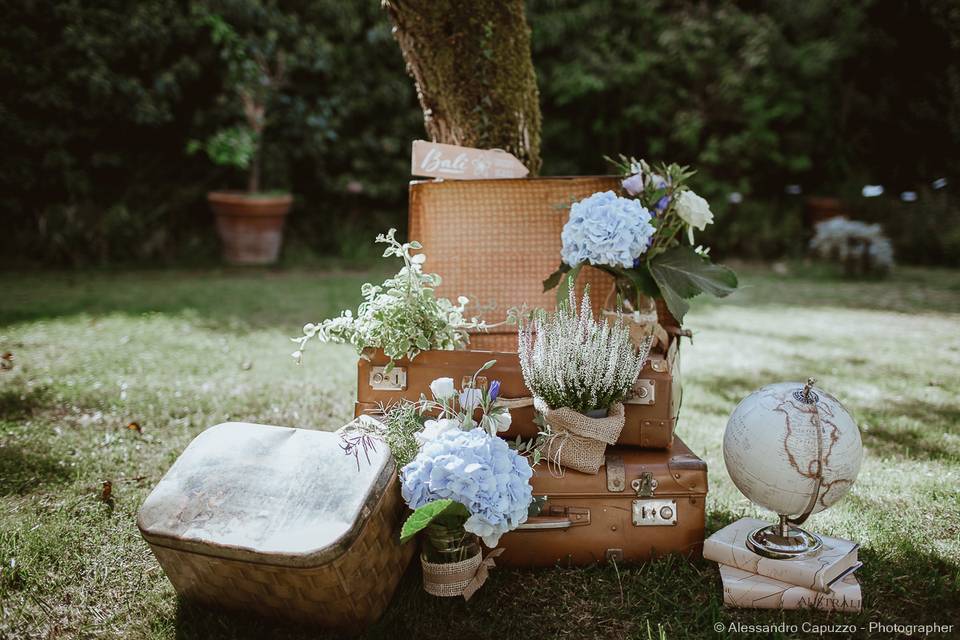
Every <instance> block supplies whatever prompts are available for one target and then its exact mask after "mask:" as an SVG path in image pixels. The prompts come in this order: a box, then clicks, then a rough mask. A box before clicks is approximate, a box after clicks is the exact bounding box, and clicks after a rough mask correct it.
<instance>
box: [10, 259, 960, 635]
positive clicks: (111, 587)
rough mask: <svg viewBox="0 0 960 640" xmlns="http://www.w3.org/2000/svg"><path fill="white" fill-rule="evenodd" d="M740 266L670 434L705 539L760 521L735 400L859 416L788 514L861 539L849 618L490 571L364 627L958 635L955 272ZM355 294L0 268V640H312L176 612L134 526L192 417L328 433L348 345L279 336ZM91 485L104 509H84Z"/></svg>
mask: <svg viewBox="0 0 960 640" xmlns="http://www.w3.org/2000/svg"><path fill="white" fill-rule="evenodd" d="M743 271H744V272H745V275H744V278H743V285H744V286H743V288H742V290H741V291H740V292H738V293H737V294H735V295H734V296H733V297H731V298H729V299H727V300H723V301H711V300H703V301H698V304H697V305H696V307H695V309H694V310H693V312H691V314H690V316H689V326H690V328H692V329H693V330H694V332H695V334H696V335H695V339H694V343H693V344H692V345H686V344H685V345H684V353H683V358H684V363H683V366H684V376H685V379H684V383H685V393H684V408H683V413H682V419H681V424H680V427H679V430H678V431H679V433H680V434H681V436H682V437H683V438H684V439H685V440H686V441H687V443H688V444H689V445H691V447H692V448H693V449H694V450H695V451H697V452H698V453H699V454H700V455H701V456H702V457H704V458H705V459H706V460H707V462H708V463H709V466H710V494H709V498H708V504H707V511H708V528H709V529H710V531H713V530H715V529H717V528H719V527H721V526H723V525H724V524H726V523H728V522H730V521H732V520H733V519H735V518H738V517H740V516H743V515H759V516H760V517H769V515H768V514H764V513H762V512H760V511H758V510H756V509H754V508H753V507H752V506H751V505H750V503H749V502H747V500H746V499H745V498H743V497H742V496H741V495H740V494H739V493H738V492H737V491H736V489H735V488H734V487H733V485H732V484H731V482H730V480H729V478H728V476H727V474H726V471H725V469H724V466H723V460H722V455H721V438H722V433H723V428H724V425H725V422H726V418H727V415H728V414H729V412H730V410H731V409H732V408H733V406H734V405H735V403H736V402H737V401H738V400H739V399H740V398H741V397H742V396H744V395H745V394H747V393H749V392H750V391H751V390H753V389H755V388H757V387H759V386H761V385H762V384H765V383H768V382H773V381H777V380H788V379H793V380H797V379H805V378H806V377H807V376H810V375H812V376H815V377H817V378H818V379H819V380H820V384H821V385H822V386H823V387H824V388H826V389H828V390H830V391H831V392H833V393H834V394H835V395H836V396H838V397H839V398H841V399H842V400H843V401H844V402H845V403H846V405H847V407H848V408H849V409H850V410H851V411H852V413H853V414H854V415H855V416H856V417H857V419H858V421H859V423H860V425H861V429H862V433H863V439H864V444H865V447H866V458H865V463H864V466H863V469H862V471H861V474H860V478H859V480H858V482H857V484H856V486H855V487H854V489H853V490H852V492H851V494H850V495H849V496H848V497H847V498H845V499H844V500H842V501H841V502H840V503H839V504H837V505H836V506H835V507H834V508H833V509H831V510H829V511H828V512H826V513H823V514H818V515H817V516H814V517H813V518H812V519H811V521H810V523H809V524H810V528H812V529H814V530H816V531H818V532H822V533H825V534H831V535H838V536H845V537H849V538H853V539H856V540H859V541H861V542H862V544H863V548H862V551H861V556H862V558H863V559H864V560H865V562H866V565H865V566H864V568H863V569H862V570H861V572H860V577H861V580H862V582H863V589H864V594H865V605H866V608H865V611H864V612H863V614H861V615H856V616H843V617H840V616H827V617H824V616H821V615H819V614H814V613H811V612H787V613H780V612H764V611H731V610H726V609H723V607H722V595H721V591H720V582H719V577H718V573H717V570H716V567H715V566H714V565H712V564H711V563H708V562H702V561H701V562H695V563H689V562H686V561H679V560H675V559H664V560H661V561H658V562H654V563H651V564H648V565H644V566H638V567H619V571H617V570H615V569H614V568H612V567H591V568H586V569H561V568H558V569H554V570H549V571H537V572H532V571H530V572H524V571H506V570H496V571H494V574H493V576H492V578H491V580H490V581H489V582H488V584H487V585H486V586H485V587H484V588H483V589H482V590H481V592H480V593H478V594H477V596H476V597H475V598H474V599H473V600H471V602H470V603H469V604H465V603H463V602H461V601H446V600H439V599H433V598H431V597H429V596H427V595H426V594H424V593H423V592H422V591H421V590H420V588H419V584H418V580H419V576H418V575H417V573H416V571H415V570H412V571H411V572H409V573H408V575H407V576H406V577H405V579H404V582H403V584H402V586H401V589H400V591H399V592H398V594H397V597H396V600H395V602H394V604H393V606H392V607H391V608H390V610H389V611H388V613H387V614H386V616H385V618H384V619H383V620H382V621H381V622H380V623H379V624H378V625H377V626H376V627H375V628H374V629H373V630H372V631H371V632H370V636H371V637H374V638H391V637H409V638H417V637H424V638H429V637H454V638H474V637H477V638H498V639H503V638H509V637H541V636H542V637H569V638H585V637H605V638H606V637H613V638H620V637H648V634H650V635H652V637H657V634H658V633H659V630H661V629H662V630H663V631H664V632H665V633H666V635H667V636H668V637H670V638H685V637H691V638H709V637H719V634H715V633H714V631H713V630H712V629H713V625H714V623H716V622H724V623H730V622H732V621H743V622H748V623H773V622H779V621H781V620H783V621H787V622H788V623H791V624H797V625H801V624H803V622H805V621H807V622H810V621H814V622H823V621H829V622H851V623H854V624H859V625H862V626H865V625H868V624H869V622H870V621H879V622H883V623H894V622H899V623H912V624H916V623H923V622H928V623H929V622H939V623H954V624H956V623H957V621H958V620H960V424H958V423H960V399H958V390H960V374H958V371H960V274H958V272H953V271H930V270H915V269H901V270H899V271H898V272H897V273H896V274H895V276H894V277H893V278H892V279H890V280H888V281H877V282H848V281H839V280H831V279H827V278H824V277H823V275H822V274H816V275H811V274H810V273H809V272H804V271H803V270H799V271H796V272H795V273H792V274H788V275H783V276H778V275H775V274H774V273H772V272H770V271H766V270H763V269H760V268H756V267H754V268H745V269H744V270H743ZM363 280H364V277H363V276H362V274H350V273H335V274H321V273H311V272H306V271H297V272H268V271H229V270H228V271H217V272H210V271H207V272H148V273H129V274H109V273H99V272H79V273H70V274H41V275H29V274H6V275H0V291H2V295H0V352H2V351H11V352H12V353H13V354H14V356H15V363H16V366H15V367H14V369H12V370H10V371H5V372H0V567H2V568H0V638H87V637H98V638H99V637H102V638H158V639H159V638H186V639H193V638H196V639H201V638H202V639H207V638H232V637H237V638H265V637H266V638H302V637H316V636H317V635H318V632H317V630H315V629H305V630H304V629H293V628H287V627H282V626H278V625H276V624H272V623H270V622H265V621H261V620H254V619H247V618H244V617H243V616H239V615H234V614H223V613H218V612H209V611H206V610H203V609H199V608H197V607H194V606H191V605H190V604H189V603H184V602H180V601H179V600H178V599H177V597H176V595H175V593H174V591H173V588H172V587H171V585H170V584H169V582H168V581H167V580H166V578H165V577H164V575H163V572H162V571H161V570H160V568H159V566H158V565H157V563H156V561H155V560H154V558H153V556H152V555H151V553H150V550H149V548H148V547H147V545H146V544H145V543H144V542H143V541H142V539H141V538H140V536H139V534H138V532H137V529H136V526H135V523H134V519H135V514H136V511H137V508H138V506H139V505H140V503H141V502H142V501H143V499H144V498H145V496H146V495H147V493H148V492H149V490H150V488H151V487H152V486H153V484H155V483H156V482H157V481H158V480H159V478H160V477H161V476H162V474H163V473H164V471H165V470H166V469H167V467H169V465H170V464H171V463H172V462H173V460H174V459H175V458H176V456H177V455H178V454H179V452H180V451H182V449H183V448H184V447H185V446H186V445H187V443H188V442H189V441H190V440H191V438H193V437H194V436H195V435H196V434H197V433H199V432H200V431H201V430H203V429H204V428H206V427H208V426H210V425H213V424H216V423H218V422H222V421H224V420H227V419H231V420H246V421H254V422H262V423H272V424H284V425H295V426H301V427H308V428H316V429H333V428H336V427H338V426H340V425H341V424H343V423H344V422H345V421H346V420H347V419H348V417H349V416H350V415H351V409H352V403H353V399H354V397H353V396H354V380H355V378H354V375H355V368H354V364H355V355H354V353H353V351H352V350H351V349H349V348H347V347H342V346H330V345H326V346H317V348H314V349H312V350H311V351H310V353H309V354H308V358H307V359H306V361H305V363H304V365H303V366H302V367H299V368H298V367H296V366H295V365H294V364H293V361H292V359H291V358H290V357H289V355H288V354H289V352H290V351H291V350H292V348H291V347H292V345H291V343H290V342H288V341H287V337H289V336H292V335H294V334H296V333H297V332H298V330H299V327H300V326H301V325H302V324H303V322H305V321H308V320H314V319H317V318H322V317H325V316H327V315H331V314H334V313H336V312H337V311H338V310H339V309H340V308H342V307H345V306H350V305H353V304H355V303H356V301H357V298H358V289H359V285H360V283H361V282H362V281H363ZM131 422H137V423H138V424H139V425H141V427H142V434H138V433H137V432H136V431H134V430H131V429H128V428H127V425H128V424H129V423H131ZM107 479H109V480H111V481H112V482H113V487H114V489H113V497H114V501H113V504H112V505H108V504H105V503H104V502H102V501H101V500H100V492H101V489H100V486H101V483H102V481H104V480H107ZM955 632H956V629H955ZM787 635H790V634H787ZM799 635H800V636H806V637H809V635H810V634H803V633H800V634H799ZM880 635H881V636H882V635H883V634H880ZM749 636H750V634H732V637H749ZM758 637H769V635H768V634H758Z"/></svg>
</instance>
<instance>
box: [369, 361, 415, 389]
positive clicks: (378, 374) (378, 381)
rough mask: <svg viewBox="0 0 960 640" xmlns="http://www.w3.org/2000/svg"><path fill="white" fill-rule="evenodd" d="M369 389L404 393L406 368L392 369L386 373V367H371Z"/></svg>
mask: <svg viewBox="0 0 960 640" xmlns="http://www.w3.org/2000/svg"><path fill="white" fill-rule="evenodd" d="M370 388H371V389H373V390H374V391H406V389H407V370H406V368H404V367H394V368H393V369H391V370H390V373H387V368H386V367H371V368H370Z"/></svg>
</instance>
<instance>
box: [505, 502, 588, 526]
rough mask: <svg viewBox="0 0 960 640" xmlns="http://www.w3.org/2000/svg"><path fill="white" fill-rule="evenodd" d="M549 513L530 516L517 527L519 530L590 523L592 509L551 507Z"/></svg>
mask: <svg viewBox="0 0 960 640" xmlns="http://www.w3.org/2000/svg"><path fill="white" fill-rule="evenodd" d="M547 514H548V515H539V516H534V517H532V518H530V519H529V520H527V521H526V522H524V523H523V524H522V525H520V526H519V527H517V531H543V530H545V529H569V528H570V527H581V526H585V525H589V524H590V509H587V508H586V507H550V509H548V511H547Z"/></svg>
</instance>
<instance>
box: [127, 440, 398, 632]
mask: <svg viewBox="0 0 960 640" xmlns="http://www.w3.org/2000/svg"><path fill="white" fill-rule="evenodd" d="M358 462H359V464H358ZM404 511H405V506H404V504H403V501H402V499H401V497H400V492H399V486H398V483H397V475H396V470H395V465H394V463H393V459H392V457H391V456H390V453H389V450H387V448H386V446H378V447H377V449H376V450H375V451H370V456H369V464H368V462H367V459H366V458H365V457H364V456H362V455H361V457H360V460H359V461H358V460H355V459H354V458H352V457H348V456H345V455H344V452H343V450H342V449H341V448H340V438H339V436H338V435H337V434H334V433H326V432H319V431H309V430H304V429H290V428H285V427H271V426H264V425H254V424H245V423H226V424H221V425H217V426H216V427H212V428H210V429H208V430H206V431H205V432H203V433H201V434H200V435H199V436H197V438H196V439H195V440H194V441H193V442H192V443H191V444H190V445H189V446H188V447H187V449H186V450H185V451H184V452H183V454H182V455H181V456H180V458H178V459H177V461H176V462H175V463H174V465H173V467H171V469H170V470H169V471H168V472H167V474H166V475H165V476H164V477H163V479H162V480H161V481H160V483H159V484H158V485H157V487H156V488H155V489H154V490H153V492H152V493H151V494H150V495H149V496H148V497H147V500H146V501H145V502H144V504H143V506H142V508H141V509H140V513H139V516H138V520H137V524H138V526H139V527H140V531H141V533H142V535H143V537H144V538H145V539H146V540H147V542H148V543H149V544H150V547H151V549H152V550H153V552H154V554H155V555H156V557H157V560H158V561H159V563H160V566H161V567H163V570H164V572H165V573H166V574H167V576H168V577H169V578H170V581H171V582H172V583H173V585H174V587H175V588H176V590H177V592H178V593H179V594H180V595H181V596H183V597H185V598H189V599H192V600H197V601H200V602H202V603H205V604H207V605H210V606H214V607H222V608H230V609H239V610H244V611H250V612H256V613H259V614H262V615H265V616H271V617H281V618H287V619H290V620H293V621H297V622H304V623H310V624H316V625H320V626H322V627H326V628H332V629H348V630H351V631H359V630H360V629H362V628H363V627H364V626H366V625H368V624H370V623H372V622H374V621H375V620H376V619H377V618H379V617H380V615H381V614H382V613H383V611H384V609H386V607H387V605H388V604H389V602H390V599H391V598H392V597H393V592H394V590H395V589H396V586H397V584H398V582H399V580H400V577H401V576H402V574H403V572H404V571H405V569H406V567H407V566H408V564H409V563H410V560H411V558H412V557H413V555H414V552H415V546H416V545H412V544H408V545H401V544H400V541H399V530H400V524H401V519H402V517H403V513H404Z"/></svg>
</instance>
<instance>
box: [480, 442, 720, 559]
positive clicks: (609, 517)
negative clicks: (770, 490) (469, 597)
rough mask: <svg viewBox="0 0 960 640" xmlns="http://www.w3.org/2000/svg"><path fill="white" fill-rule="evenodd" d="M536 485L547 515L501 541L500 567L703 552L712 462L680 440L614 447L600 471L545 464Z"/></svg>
mask: <svg viewBox="0 0 960 640" xmlns="http://www.w3.org/2000/svg"><path fill="white" fill-rule="evenodd" d="M553 471H554V472H556V469H554V470H553ZM531 482H532V483H533V493H534V495H537V496H547V502H546V504H545V506H544V509H543V512H542V513H541V515H539V516H536V517H532V518H530V519H528V520H527V522H526V523H525V524H523V525H521V526H520V528H519V529H517V530H515V531H512V532H510V533H508V534H506V535H505V536H503V537H502V538H501V539H500V546H501V547H503V548H504V549H505V551H504V553H503V555H502V556H500V557H499V558H498V559H497V564H498V565H503V566H513V567H548V566H554V565H558V564H559V565H570V566H583V565H588V564H593V563H604V562H609V561H616V562H635V561H643V560H648V559H650V558H653V557H656V556H660V555H664V554H670V553H676V554H681V555H684V556H688V557H699V556H700V554H701V552H702V549H703V537H704V526H705V510H704V507H705V501H706V496H707V465H706V463H705V462H704V461H703V460H701V459H700V458H698V457H697V456H696V455H694V454H693V452H691V451H690V449H688V448H687V446H686V445H685V444H684V443H683V441H682V440H680V439H679V438H674V440H673V446H672V447H671V448H670V449H669V450H667V451H656V450H649V449H637V448H629V447H610V448H608V449H607V457H606V463H605V464H604V466H603V467H601V469H600V473H598V474H597V475H588V474H585V473H579V472H576V471H571V470H566V469H565V470H564V473H563V477H556V476H555V475H553V474H552V473H551V470H550V469H549V468H548V467H547V465H546V464H545V463H543V462H541V463H540V464H538V465H537V466H536V467H535V468H534V476H533V478H532V480H531Z"/></svg>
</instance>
